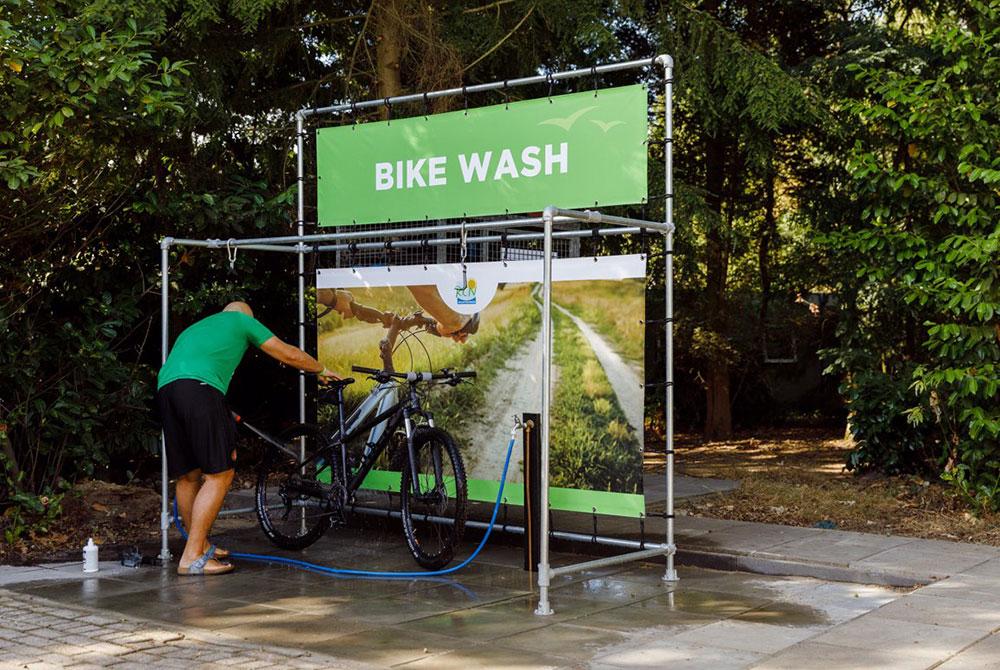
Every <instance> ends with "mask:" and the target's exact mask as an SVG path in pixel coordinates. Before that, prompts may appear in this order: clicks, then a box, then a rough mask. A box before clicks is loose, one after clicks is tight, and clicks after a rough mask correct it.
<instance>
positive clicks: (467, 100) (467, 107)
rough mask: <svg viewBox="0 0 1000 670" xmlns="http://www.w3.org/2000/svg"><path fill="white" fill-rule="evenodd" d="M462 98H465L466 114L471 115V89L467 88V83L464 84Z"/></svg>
mask: <svg viewBox="0 0 1000 670" xmlns="http://www.w3.org/2000/svg"><path fill="white" fill-rule="evenodd" d="M462 98H463V99H464V100H465V115H466V116H468V115H469V91H468V90H466V88H465V84H462Z"/></svg>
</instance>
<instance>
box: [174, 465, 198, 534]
mask: <svg viewBox="0 0 1000 670" xmlns="http://www.w3.org/2000/svg"><path fill="white" fill-rule="evenodd" d="M176 489H177V510H178V511H179V512H180V513H181V521H183V522H184V528H190V527H191V508H192V507H194V499H195V497H196V496H197V495H198V491H199V490H200V489H201V469H200V468H199V469H195V470H192V471H191V472H189V473H187V474H185V475H181V476H180V477H178V479H177V485H176Z"/></svg>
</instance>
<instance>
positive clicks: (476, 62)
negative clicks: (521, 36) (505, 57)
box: [462, 4, 535, 72]
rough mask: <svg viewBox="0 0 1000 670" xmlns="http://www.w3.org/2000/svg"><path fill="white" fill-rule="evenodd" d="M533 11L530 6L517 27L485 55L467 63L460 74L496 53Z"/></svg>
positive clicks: (533, 8) (533, 7)
mask: <svg viewBox="0 0 1000 670" xmlns="http://www.w3.org/2000/svg"><path fill="white" fill-rule="evenodd" d="M534 11H535V5H534V4H532V5H531V7H529V8H528V11H527V12H526V13H525V15H524V16H522V17H521V20H520V21H518V22H517V25H516V26H514V27H513V28H511V29H510V32H509V33H507V34H506V35H504V36H503V38H501V39H500V41H499V42H497V43H496V44H494V45H493V46H492V47H490V49H489V50H488V51H487V52H486V53H484V54H483V55H482V56H480V57H479V58H477V59H476V60H474V61H472V62H471V63H469V64H468V65H466V66H465V67H463V68H462V72H467V71H469V70H471V69H472V68H473V67H474V66H475V65H477V64H479V63H480V62H481V61H482V60H483V59H484V58H486V57H487V56H489V55H490V54H491V53H493V52H494V51H496V50H497V49H499V48H500V46H501V45H502V44H503V43H504V42H506V41H507V40H509V39H510V38H511V37H512V36H513V35H514V33H516V32H517V31H518V29H519V28H520V27H521V26H522V25H523V24H524V22H525V21H527V20H528V17H529V16H531V14H532V12H534Z"/></svg>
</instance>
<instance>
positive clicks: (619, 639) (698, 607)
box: [0, 520, 1000, 669]
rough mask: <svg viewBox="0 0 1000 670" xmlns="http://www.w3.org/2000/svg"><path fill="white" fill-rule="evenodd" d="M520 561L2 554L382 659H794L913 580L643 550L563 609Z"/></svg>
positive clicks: (195, 625) (251, 631) (176, 618)
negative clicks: (542, 595) (322, 570)
mask: <svg viewBox="0 0 1000 670" xmlns="http://www.w3.org/2000/svg"><path fill="white" fill-rule="evenodd" d="M227 525H228V526H229V530H228V531H226V532H225V533H224V534H223V536H222V537H221V538H219V540H220V544H223V543H224V546H228V547H232V548H236V549H239V550H240V551H262V552H267V553H274V550H273V548H272V547H270V546H269V545H267V544H266V542H265V541H264V540H263V538H262V536H261V534H260V532H259V531H258V530H257V529H256V528H252V527H249V525H248V524H245V523H243V524H241V523H240V522H237V521H235V520H231V521H229V522H227ZM241 526H245V527H241ZM470 548H471V547H470ZM286 555H290V556H291V555H294V556H295V557H297V558H301V559H303V560H308V561H313V562H316V563H320V564H323V565H329V566H340V567H351V568H362V569H374V570H407V571H408V570H413V569H415V564H414V563H413V561H412V559H411V558H410V556H409V554H408V553H407V552H406V550H405V547H404V546H403V543H402V539H401V538H400V537H399V536H398V535H397V534H396V533H393V532H391V531H390V530H372V531H366V532H362V531H358V530H343V531H339V532H330V533H329V534H328V535H327V536H326V537H324V538H323V539H321V540H320V541H319V542H318V543H317V544H316V545H314V546H313V547H310V548H309V549H307V550H306V551H304V552H301V553H296V554H286ZM522 560H523V559H522V554H521V550H520V548H518V547H511V546H490V547H487V549H486V550H484V552H483V553H482V554H481V555H480V558H479V559H478V560H477V561H476V562H475V563H473V564H472V565H470V566H469V567H468V568H467V569H464V570H462V571H461V572H459V573H456V574H454V575H451V576H448V577H447V578H432V579H404V580H390V581H386V580H370V579H354V578H351V579H348V578H336V577H330V576H326V575H321V574H316V573H310V572H305V571H301V570H295V569H291V568H287V567H282V566H277V565H265V564H259V563H247V562H244V563H241V564H240V569H239V570H238V571H237V572H236V573H234V574H231V575H226V576H221V577H179V576H177V575H176V574H175V573H174V571H173V570H169V569H167V570H161V569H159V568H152V567H144V568H139V569H127V568H122V567H120V566H116V565H114V564H111V563H107V564H103V569H102V571H101V572H99V573H98V574H97V575H93V576H85V575H83V574H82V573H81V572H80V566H79V565H67V566H63V567H59V566H47V567H42V568H36V569H17V568H0V588H5V589H9V590H11V591H14V592H16V593H17V594H18V597H29V598H34V599H39V598H40V599H47V600H49V601H55V602H56V603H59V606H71V607H83V608H88V609H90V610H97V611H99V612H100V613H101V614H102V615H112V616H114V617H117V618H118V619H119V620H121V619H124V620H126V621H135V620H139V619H149V620H153V621H155V622H157V623H156V625H159V626H166V627H171V626H173V627H176V629H177V630H187V631H196V632H200V633H205V634H211V635H215V636H217V638H218V639H225V640H229V641H230V642H231V643H232V644H240V643H241V642H242V643H244V644H248V645H251V646H254V647H255V646H259V645H267V646H268V647H274V648H284V649H288V650H295V651H298V652H301V653H309V654H310V655H311V656H310V657H308V658H311V659H312V662H319V659H331V660H329V661H328V662H329V664H330V666H331V667H336V664H335V662H334V661H333V660H332V659H333V658H339V659H346V660H348V661H350V662H360V663H366V664H371V665H373V666H375V667H389V666H404V667H411V666H412V667H414V668H423V667H427V668H445V669H447V668H463V669H465V668H478V667H482V668H548V667H560V668H582V667H593V668H604V667H607V668H622V667H664V666H666V665H670V666H671V667H672V668H715V669H722V668H741V667H750V666H753V665H755V664H758V663H761V662H765V661H771V660H773V659H776V658H777V659H780V654H782V653H783V652H787V651H788V650H794V649H796V648H797V647H798V646H800V645H801V643H803V642H804V641H809V640H817V639H818V640H825V641H824V642H823V643H822V644H824V645H826V646H829V647H832V648H834V649H835V650H838V651H839V650H841V649H842V648H843V647H842V645H843V640H842V639H841V638H838V637H837V631H838V629H839V628H841V627H842V626H845V625H850V624H851V622H854V621H857V620H858V617H862V616H864V615H866V614H867V613H869V612H871V611H873V610H876V609H877V608H880V607H891V606H893V605H895V604H896V603H898V602H900V599H901V598H904V597H905V594H906V591H904V590H900V589H892V588H888V587H880V586H864V585H858V584H849V583H834V582H824V581H821V580H817V579H812V578H807V577H773V576H762V575H753V574H748V573H740V572H721V571H714V570H705V569H698V568H684V569H683V570H682V572H681V579H682V581H681V582H680V583H678V584H673V585H671V584H666V583H664V582H663V581H662V579H661V578H662V576H663V566H662V565H653V564H632V565H625V566H618V567H614V568H608V569H604V570H597V571H590V572H587V573H582V574H576V575H568V576H563V577H559V578H557V579H555V580H554V584H553V589H552V591H551V600H552V607H553V609H554V610H555V614H554V615H552V616H548V617H540V616H537V615H535V614H534V608H535V605H536V602H537V600H536V599H537V596H536V593H535V585H534V576H533V575H532V574H530V573H528V572H525V571H524V570H523V569H522V568H521V564H522ZM580 560H586V557H581V556H579V555H577V556H573V555H569V554H554V555H553V563H554V564H556V565H561V564H566V563H570V562H576V561H580ZM33 602H35V603H36V604H39V603H42V604H44V603H45V600H34V601H33ZM910 618H911V619H912V618H915V617H914V616H911V617H910ZM915 625H916V623H915ZM986 625H1000V622H995V623H994V622H993V621H992V619H989V620H984V622H983V623H982V625H981V626H979V627H978V629H977V630H978V631H979V634H978V635H977V639H978V637H982V632H983V631H984V630H985V628H984V627H985V626H986ZM959 637H961V636H959ZM901 644H902V643H901ZM8 651H9V650H8ZM872 653H874V651H873V652H872ZM0 658H3V656H0ZM162 658H165V659H169V654H163V655H162ZM127 659H128V656H125V657H123V662H126V661H127ZM211 663H212V662H211V661H205V663H204V665H206V666H208V665H211ZM0 665H2V661H0ZM147 665H148V663H147ZM195 665H197V663H196V664H195ZM265 665H266V664H265ZM265 665H260V666H256V665H251V666H250V667H265ZM275 665H276V666H280V665H282V664H281V663H280V662H275ZM320 665H322V663H320ZM154 666H156V664H155V663H154V664H153V665H151V667H154ZM775 667H785V666H775ZM797 667H808V666H807V665H799V666H797ZM814 667H826V666H823V665H816V666H814ZM845 667H850V666H845ZM855 667H858V666H855Z"/></svg>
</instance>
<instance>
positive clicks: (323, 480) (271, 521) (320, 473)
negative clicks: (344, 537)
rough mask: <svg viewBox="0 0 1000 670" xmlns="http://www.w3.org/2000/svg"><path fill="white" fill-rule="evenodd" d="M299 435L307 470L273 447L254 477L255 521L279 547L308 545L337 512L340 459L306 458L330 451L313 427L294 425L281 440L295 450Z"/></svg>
mask: <svg viewBox="0 0 1000 670" xmlns="http://www.w3.org/2000/svg"><path fill="white" fill-rule="evenodd" d="M301 438H305V446H306V461H307V465H306V466H305V468H303V467H302V465H301V463H302V461H301V460H299V459H298V458H292V457H291V456H290V455H289V454H286V453H284V452H280V451H278V450H277V449H272V450H271V453H270V454H269V455H268V457H267V458H266V459H265V460H264V463H263V465H262V466H261V468H260V471H259V473H258V476H257V491H256V508H257V520H258V521H259V522H260V527H261V530H263V531H264V535H266V536H267V538H268V539H269V540H270V541H271V542H272V543H273V544H275V545H277V546H279V547H281V548H282V549H304V548H305V547H308V546H309V545H311V544H312V543H313V542H315V541H316V540H318V539H319V538H320V537H322V535H323V533H325V532H326V530H327V529H328V528H329V527H330V525H331V522H332V520H333V519H334V518H335V516H336V515H337V514H339V513H340V512H341V505H340V499H339V498H340V496H339V493H337V492H338V491H340V490H341V487H340V483H339V482H340V462H339V460H338V459H337V458H330V457H329V456H328V457H327V458H326V459H321V460H315V459H314V460H313V461H312V462H308V461H309V459H310V458H311V457H312V456H313V455H314V454H316V453H321V454H322V453H323V452H324V451H328V450H327V449H326V447H327V442H326V438H324V437H323V435H322V433H321V432H320V430H319V428H318V427H316V426H311V425H307V424H300V425H297V426H292V428H290V429H289V430H287V431H285V432H284V433H282V434H281V436H280V438H279V439H280V440H281V441H282V442H283V443H284V444H286V445H288V446H289V447H290V448H291V449H293V450H294V451H295V452H296V453H297V452H298V451H299V445H300V439H301Z"/></svg>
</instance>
